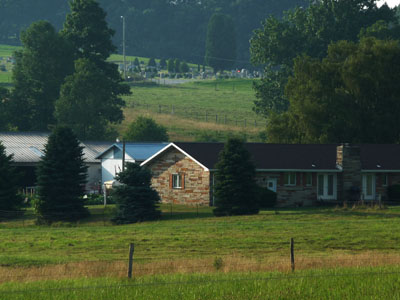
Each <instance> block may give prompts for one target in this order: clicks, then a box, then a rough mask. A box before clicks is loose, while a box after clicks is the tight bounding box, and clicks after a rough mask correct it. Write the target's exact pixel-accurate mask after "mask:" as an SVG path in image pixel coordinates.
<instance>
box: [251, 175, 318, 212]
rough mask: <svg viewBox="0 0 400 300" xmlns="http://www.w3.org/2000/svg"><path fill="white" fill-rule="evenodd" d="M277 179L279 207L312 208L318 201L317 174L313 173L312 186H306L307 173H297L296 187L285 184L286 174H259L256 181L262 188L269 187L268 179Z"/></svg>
mask: <svg viewBox="0 0 400 300" xmlns="http://www.w3.org/2000/svg"><path fill="white" fill-rule="evenodd" d="M273 178H274V179H277V190H276V192H277V201H278V203H277V206H280V207H285V206H292V207H293V206H310V205H313V204H315V202H316V200H317V174H316V173H312V184H311V185H309V186H308V185H306V173H305V172H297V173H296V185H294V186H287V185H285V183H284V172H257V174H256V181H257V183H258V184H259V185H260V186H264V187H266V186H267V181H268V179H273Z"/></svg>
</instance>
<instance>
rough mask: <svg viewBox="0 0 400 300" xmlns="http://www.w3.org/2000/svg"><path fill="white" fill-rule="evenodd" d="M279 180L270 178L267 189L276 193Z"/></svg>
mask: <svg viewBox="0 0 400 300" xmlns="http://www.w3.org/2000/svg"><path fill="white" fill-rule="evenodd" d="M277 183H278V180H277V179H276V178H270V179H268V180H267V188H268V189H269V190H271V191H273V192H275V193H276V186H277Z"/></svg>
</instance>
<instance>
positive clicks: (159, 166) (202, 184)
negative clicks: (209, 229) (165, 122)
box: [148, 147, 210, 206]
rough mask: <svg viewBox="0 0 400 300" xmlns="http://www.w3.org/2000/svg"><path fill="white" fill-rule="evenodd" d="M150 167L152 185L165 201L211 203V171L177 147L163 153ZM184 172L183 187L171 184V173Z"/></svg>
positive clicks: (191, 203)
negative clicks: (175, 187)
mask: <svg viewBox="0 0 400 300" xmlns="http://www.w3.org/2000/svg"><path fill="white" fill-rule="evenodd" d="M148 167H149V168H150V170H151V171H152V173H153V179H152V186H153V188H154V189H156V190H157V192H158V193H159V195H160V197H161V201H162V202H163V203H174V204H186V205H196V204H198V205H207V206H208V205H210V172H208V171H204V169H203V168H202V167H201V166H200V165H198V164H197V163H195V162H194V161H193V160H191V159H190V158H188V157H186V156H185V155H184V154H182V153H181V152H180V151H178V150H176V149H175V148H172V147H171V148H170V149H169V150H167V151H166V152H165V153H163V154H161V155H160V156H159V157H157V159H155V160H154V162H153V163H151V164H149V165H148ZM177 173H179V174H182V175H183V179H184V183H183V185H182V188H181V189H173V188H172V187H171V185H170V180H171V178H170V175H171V174H177Z"/></svg>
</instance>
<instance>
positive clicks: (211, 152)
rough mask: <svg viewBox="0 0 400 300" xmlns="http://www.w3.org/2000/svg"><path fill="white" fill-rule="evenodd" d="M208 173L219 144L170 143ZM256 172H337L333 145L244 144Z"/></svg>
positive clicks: (334, 146)
mask: <svg viewBox="0 0 400 300" xmlns="http://www.w3.org/2000/svg"><path fill="white" fill-rule="evenodd" d="M174 144H175V145H176V146H178V147H179V148H180V149H182V150H183V151H185V152H186V153H187V154H189V155H190V156H192V157H193V158H194V159H196V160H197V161H198V162H200V163H201V164H202V165H204V166H205V167H207V168H209V169H215V164H216V162H217V160H218V154H219V152H220V151H221V150H222V149H223V147H224V144H223V143H174ZM245 146H246V148H247V149H248V150H249V152H250V153H251V155H252V157H253V161H254V164H255V166H256V168H257V169H270V170H337V167H336V146H337V145H335V144H324V145H321V144H319V145H317V144H303V145H299V144H262V143H246V144H245Z"/></svg>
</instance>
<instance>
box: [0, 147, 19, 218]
mask: <svg viewBox="0 0 400 300" xmlns="http://www.w3.org/2000/svg"><path fill="white" fill-rule="evenodd" d="M22 200H23V199H22V197H21V196H20V195H18V174H17V171H16V169H15V168H14V167H13V166H12V155H7V154H6V149H5V147H4V146H3V145H2V144H1V142H0V210H4V211H16V210H19V209H20V208H21V206H22ZM7 215H10V214H7ZM7 215H6V216H7Z"/></svg>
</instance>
